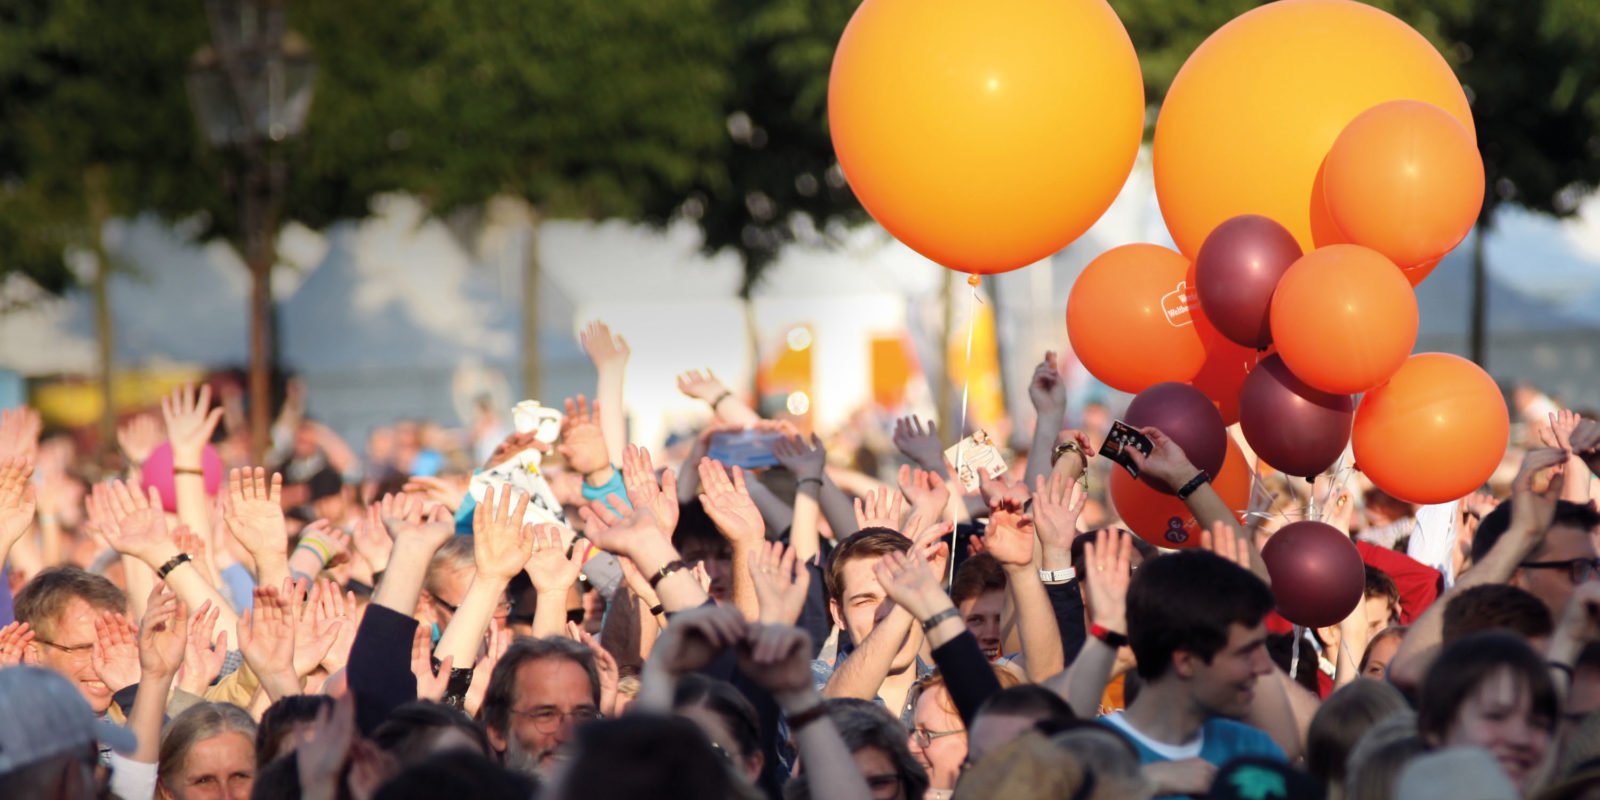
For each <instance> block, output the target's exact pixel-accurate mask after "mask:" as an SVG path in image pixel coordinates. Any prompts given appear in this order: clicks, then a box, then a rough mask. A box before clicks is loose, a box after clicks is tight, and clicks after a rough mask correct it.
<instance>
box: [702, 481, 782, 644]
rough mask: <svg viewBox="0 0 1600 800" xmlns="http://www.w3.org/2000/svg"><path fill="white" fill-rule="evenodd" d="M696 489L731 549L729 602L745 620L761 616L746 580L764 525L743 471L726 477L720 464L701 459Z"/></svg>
mask: <svg viewBox="0 0 1600 800" xmlns="http://www.w3.org/2000/svg"><path fill="white" fill-rule="evenodd" d="M700 491H701V494H700V504H701V505H702V506H704V507H705V510H706V515H707V516H709V517H711V521H712V522H714V523H716V525H717V530H718V531H720V532H721V533H722V537H723V538H724V539H727V540H728V544H729V545H730V546H731V547H732V548H733V603H734V605H736V606H738V607H739V610H740V611H742V612H744V618H745V619H746V620H751V621H754V620H756V619H757V618H759V617H760V616H761V604H760V601H758V600H757V599H756V589H755V584H754V583H752V582H751V580H750V561H751V560H752V559H753V558H754V557H755V555H756V553H757V552H759V550H760V548H761V545H762V543H763V542H765V541H766V525H765V523H763V522H762V520H761V512H760V511H758V510H757V509H756V504H755V503H754V502H752V501H751V500H750V492H749V491H748V490H747V489H746V488H745V481H744V470H741V469H739V468H738V467H734V468H733V477H732V478H731V479H730V478H729V477H728V473H727V472H725V471H724V470H723V468H722V464H720V463H718V462H716V461H712V460H711V459H709V458H703V459H701V460H700Z"/></svg>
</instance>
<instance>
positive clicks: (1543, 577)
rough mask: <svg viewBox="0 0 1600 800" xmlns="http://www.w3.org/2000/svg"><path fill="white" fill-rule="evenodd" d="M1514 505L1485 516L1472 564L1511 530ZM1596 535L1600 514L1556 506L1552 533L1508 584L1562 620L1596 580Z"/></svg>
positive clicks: (1564, 504) (1474, 540) (1563, 502)
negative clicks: (1576, 593) (1578, 593)
mask: <svg viewBox="0 0 1600 800" xmlns="http://www.w3.org/2000/svg"><path fill="white" fill-rule="evenodd" d="M1514 503H1515V500H1507V501H1506V502H1504V503H1501V504H1500V505H1499V506H1497V507H1495V509H1494V510H1493V511H1491V512H1489V513H1488V514H1486V515H1485V516H1484V518H1483V522H1482V523H1480V524H1479V525H1478V531H1477V533H1476V535H1474V536H1473V538H1472V557H1473V563H1478V562H1480V561H1482V560H1483V559H1484V558H1485V557H1486V556H1487V555H1488V553H1489V550H1490V549H1491V548H1493V547H1494V544H1495V542H1497V541H1499V539H1500V537H1501V535H1503V534H1504V533H1505V532H1506V531H1507V529H1509V528H1510V526H1511V522H1512V513H1513V505H1514ZM1597 533H1600V512H1597V511H1595V510H1594V509H1593V508H1592V507H1590V506H1586V505H1578V504H1577V503H1573V502H1569V501H1566V500H1558V501H1556V509H1555V516H1554V517H1553V518H1551V521H1550V527H1549V528H1548V529H1546V531H1545V533H1544V536H1543V537H1540V538H1539V540H1538V545H1537V546H1536V547H1535V548H1534V549H1533V550H1532V551H1531V552H1529V553H1528V554H1527V555H1526V556H1524V557H1523V558H1522V560H1521V561H1519V562H1517V568H1516V571H1515V572H1512V573H1511V579H1510V580H1509V581H1507V583H1509V584H1511V585H1512V586H1515V587H1517V588H1519V589H1526V590H1528V591H1529V592H1530V593H1532V594H1533V596H1534V597H1537V598H1539V600H1541V601H1542V602H1543V603H1544V605H1545V608H1548V609H1550V616H1551V617H1552V618H1555V619H1560V617H1561V614H1562V612H1564V611H1565V610H1566V608H1567V601H1568V600H1569V599H1571V597H1572V592H1573V590H1574V589H1576V588H1577V587H1578V586H1579V585H1580V584H1583V583H1587V582H1589V581H1591V580H1594V578H1595V575H1596V568H1597V566H1600V558H1596V553H1595V545H1594V536H1595V535H1596V534H1597Z"/></svg>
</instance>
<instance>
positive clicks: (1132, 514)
mask: <svg viewBox="0 0 1600 800" xmlns="http://www.w3.org/2000/svg"><path fill="white" fill-rule="evenodd" d="M1252 479H1253V476H1252V475H1251V473H1250V464H1249V462H1247V461H1246V460H1245V456H1244V451H1243V449H1241V448H1240V447H1239V444H1238V442H1236V441H1234V439H1233V437H1232V436H1229V437H1228V455H1227V458H1225V459H1224V460H1223V462H1222V470H1221V471H1219V472H1218V473H1217V475H1216V477H1215V478H1214V479H1213V480H1212V481H1211V485H1212V487H1213V488H1215V489H1216V490H1217V494H1218V496H1220V497H1221V498H1222V500H1223V502H1225V503H1227V504H1228V508H1230V509H1233V511H1234V513H1235V514H1236V515H1238V516H1239V517H1240V520H1241V521H1243V518H1244V511H1245V510H1246V509H1247V508H1248V507H1249V505H1250V484H1251V481H1252ZM1111 504H1112V505H1113V506H1115V507H1116V511H1117V514H1118V515H1119V516H1121V517H1122V524H1123V525H1124V526H1126V527H1127V528H1128V530H1131V531H1133V532H1134V533H1135V534H1138V536H1139V538H1141V539H1144V540H1145V541H1147V542H1149V543H1151V544H1153V545H1155V546H1156V547H1166V548H1171V549H1177V548H1182V547H1198V546H1199V545H1200V523H1198V522H1196V521H1195V518H1194V515H1193V514H1191V513H1189V508H1188V507H1187V506H1185V505H1184V504H1183V501H1182V500H1179V499H1178V498H1176V497H1174V496H1172V495H1170V494H1162V493H1161V492H1158V491H1156V490H1155V489H1152V488H1150V486H1149V485H1148V484H1146V483H1144V482H1143V481H1141V480H1139V479H1138V478H1134V477H1132V476H1130V475H1128V471H1127V470H1125V469H1123V468H1121V467H1113V468H1112V470H1111Z"/></svg>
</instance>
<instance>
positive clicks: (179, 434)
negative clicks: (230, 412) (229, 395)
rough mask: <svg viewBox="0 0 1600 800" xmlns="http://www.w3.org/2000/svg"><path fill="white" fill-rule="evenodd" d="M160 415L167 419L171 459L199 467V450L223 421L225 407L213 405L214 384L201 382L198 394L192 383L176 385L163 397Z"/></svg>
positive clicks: (179, 463)
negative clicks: (212, 388)
mask: <svg viewBox="0 0 1600 800" xmlns="http://www.w3.org/2000/svg"><path fill="white" fill-rule="evenodd" d="M161 416H162V417H163V418H165V419H166V422H167V439H168V441H171V442H172V463H173V464H174V465H175V466H178V467H187V468H189V469H199V468H200V454H201V452H202V451H203V450H204V449H205V446H206V442H209V441H211V434H212V433H214V432H216V430H217V423H218V422H221V421H222V407H221V406H217V407H216V408H211V385H210V384H205V385H202V386H201V387H200V392H199V394H196V393H195V390H194V384H191V383H186V384H184V385H183V387H182V388H176V387H175V388H173V390H172V395H171V396H170V397H163V398H161Z"/></svg>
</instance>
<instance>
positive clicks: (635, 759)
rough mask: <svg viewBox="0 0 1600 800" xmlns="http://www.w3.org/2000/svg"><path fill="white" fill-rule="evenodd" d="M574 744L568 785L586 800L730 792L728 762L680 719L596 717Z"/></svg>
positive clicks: (691, 798)
mask: <svg viewBox="0 0 1600 800" xmlns="http://www.w3.org/2000/svg"><path fill="white" fill-rule="evenodd" d="M574 744H575V745H576V746H575V747H573V749H572V756H571V759H570V760H569V761H568V762H567V772H566V781H567V783H566V785H567V786H571V787H573V791H574V796H580V797H583V798H586V800H639V798H644V797H649V798H653V799H654V800H705V799H706V798H725V797H728V796H729V795H730V794H731V792H732V788H733V773H732V771H731V770H730V769H729V768H728V765H727V763H726V762H725V761H724V760H723V759H722V757H720V756H718V755H717V753H716V751H715V750H714V749H712V747H711V741H710V740H709V739H707V738H706V735H705V733H704V732H703V731H701V730H700V726H699V725H697V724H695V723H694V722H691V721H690V720H687V719H684V718H683V717H677V716H670V715H666V714H653V713H642V712H636V713H630V714H629V715H628V716H627V718H625V719H602V720H597V721H595V722H591V723H589V724H587V725H584V726H583V727H581V728H578V730H577V733H576V734H575V742H574ZM435 796H437V795H435ZM461 796H463V797H465V796H466V795H461ZM384 800H386V798H385V799H384Z"/></svg>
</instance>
